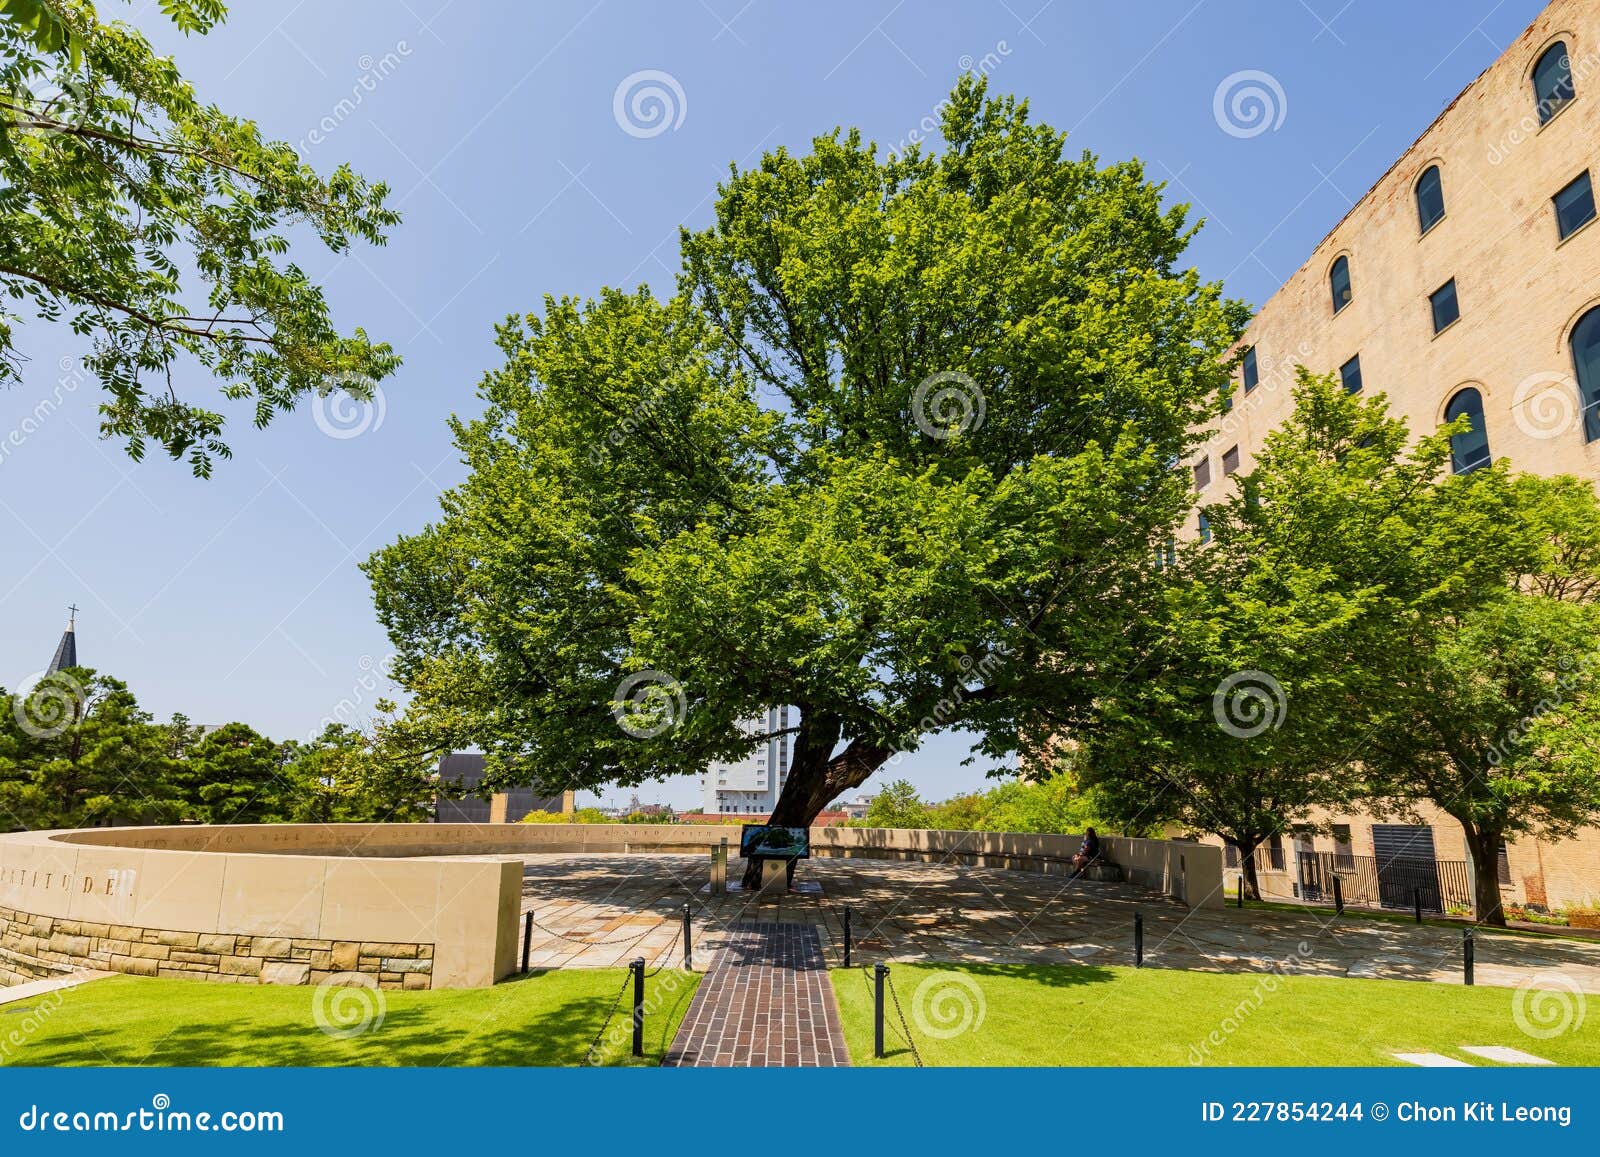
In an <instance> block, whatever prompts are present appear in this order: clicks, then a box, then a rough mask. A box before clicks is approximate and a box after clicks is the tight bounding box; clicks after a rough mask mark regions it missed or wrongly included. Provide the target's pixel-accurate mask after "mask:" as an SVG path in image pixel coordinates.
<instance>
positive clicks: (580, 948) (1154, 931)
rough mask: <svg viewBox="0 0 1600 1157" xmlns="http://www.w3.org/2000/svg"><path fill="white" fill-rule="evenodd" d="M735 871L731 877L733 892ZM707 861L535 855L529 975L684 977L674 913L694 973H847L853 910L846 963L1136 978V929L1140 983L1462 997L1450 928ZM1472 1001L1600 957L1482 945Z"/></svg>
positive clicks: (879, 865)
mask: <svg viewBox="0 0 1600 1157" xmlns="http://www.w3.org/2000/svg"><path fill="white" fill-rule="evenodd" d="M742 867H743V865H742V863H740V862H739V861H734V862H733V863H731V864H730V865H729V869H728V875H729V877H730V879H738V877H739V874H740V871H741V870H742ZM709 875H710V856H709V851H708V853H707V855H706V856H704V857H700V856H684V855H659V854H648V853H640V854H634V855H538V856H530V857H528V858H527V859H526V860H525V862H524V875H523V909H524V911H531V912H533V913H534V914H535V919H536V921H537V922H538V926H536V927H535V928H534V932H533V938H532V942H531V943H530V945H529V948H530V949H531V951H530V957H529V964H530V967H533V968H614V967H619V966H623V965H626V964H627V962H628V961H629V960H632V959H634V958H635V957H643V958H644V959H645V960H646V961H647V962H648V963H649V964H650V965H651V966H652V967H657V966H662V965H672V966H674V967H676V966H678V965H679V964H680V963H681V954H682V946H681V944H680V943H679V930H680V927H681V912H682V907H683V905H684V904H685V903H687V904H689V905H690V907H691V910H692V912H693V934H692V938H693V950H694V965H695V967H696V968H699V969H704V968H705V967H706V966H707V964H709V962H710V960H711V958H712V956H713V955H714V954H715V953H716V952H717V951H719V950H720V949H722V948H723V947H724V946H726V944H727V943H728V933H729V929H730V928H732V927H734V926H735V925H737V924H738V923H739V922H741V921H760V922H764V923H785V922H794V923H802V924H815V925H816V926H817V928H818V932H819V935H820V937H821V945H822V949H823V951H824V953H825V954H826V957H827V959H828V961H829V963H830V964H834V965H837V964H839V963H840V955H841V950H842V930H843V925H842V921H843V913H844V910H845V909H846V908H848V909H849V910H850V913H851V918H852V928H853V933H854V939H853V943H854V951H853V955H852V963H855V964H864V963H871V962H874V961H878V960H889V961H893V960H900V961H911V960H933V961H967V962H973V963H1010V964H1089V965H1117V964H1132V963H1133V917H1134V913H1135V912H1138V913H1141V914H1142V915H1143V917H1144V953H1145V955H1144V960H1145V964H1146V966H1147V967H1155V968H1181V969H1190V970H1197V971H1206V972H1261V971H1268V970H1273V971H1278V972H1282V973H1293V974H1308V975H1321V976H1356V977H1382V978H1387V979H1396V980H1429V981H1436V982H1440V983H1449V984H1459V983H1461V932H1460V930H1459V929H1457V928H1453V927H1438V926H1434V925H1428V924H1424V925H1413V924H1409V923H1404V922H1398V921H1380V920H1367V919H1360V918H1356V917H1347V918H1345V919H1342V920H1338V921H1335V920H1333V919H1332V918H1331V917H1328V916H1325V915H1323V914H1322V913H1317V912H1310V911H1308V912H1305V913H1300V912H1280V911H1269V910H1263V909H1248V908H1247V909H1245V910H1242V911H1241V910H1239V909H1236V908H1221V909H1195V910H1189V909H1186V908H1185V907H1184V906H1183V905H1181V904H1179V903H1177V902H1176V901H1172V900H1168V899H1166V898H1165V897H1163V896H1161V895H1158V894H1156V893H1152V892H1148V891H1146V890H1144V889H1142V888H1139V887H1136V886H1134V885H1131V884H1112V883H1097V882H1093V881H1087V880H1073V879H1068V878H1067V877H1064V876H1060V875H1045V874H1041V873H1036V872H1019V871H1006V870H1001V869H997V868H975V867H970V866H967V865H964V864H957V863H944V864H929V863H914V862H903V861H892V860H871V859H862V858H851V859H835V858H817V859H813V860H809V861H806V862H804V863H803V864H802V866H801V867H800V869H799V872H798V873H797V876H796V879H797V881H800V880H807V881H815V882H817V883H820V884H821V886H822V891H821V894H820V895H817V894H807V895H802V894H794V893H791V894H789V895H787V896H784V897H782V898H781V899H780V900H779V901H778V902H775V903H774V902H763V901H762V900H761V898H760V897H758V896H753V895H750V894H747V893H734V894H731V895H728V896H725V897H713V896H711V895H710V894H709V893H708V892H707V891H705V890H704V889H705V887H706V884H707V882H708V880H709ZM1476 940H1477V951H1476V966H1475V978H1476V981H1477V983H1478V984H1479V985H1498V986H1504V987H1517V986H1522V985H1528V986H1535V987H1549V988H1554V989H1557V990H1565V991H1569V992H1572V991H1582V992H1590V993H1600V943H1591V942H1587V941H1574V940H1565V939H1559V938H1555V937H1531V936H1518V935H1507V934H1503V933H1493V932H1487V931H1484V930H1483V929H1479V930H1478V931H1477V933H1476Z"/></svg>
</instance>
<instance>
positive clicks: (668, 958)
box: [644, 927, 683, 980]
mask: <svg viewBox="0 0 1600 1157" xmlns="http://www.w3.org/2000/svg"><path fill="white" fill-rule="evenodd" d="M682 940H683V929H682V928H681V927H680V928H679V929H678V934H677V935H676V936H674V937H673V938H672V943H671V944H668V945H667V949H666V951H665V952H664V953H662V955H661V957H660V958H661V959H662V960H664V961H671V960H672V953H673V950H674V949H675V948H677V947H678V944H679V943H680V942H681V941H682ZM669 967H671V965H670V964H658V965H656V966H655V968H653V969H652V970H651V971H649V972H646V973H645V974H644V977H645V979H646V980H649V979H650V978H651V977H652V976H655V975H656V974H657V973H660V972H665V971H666V970H667V969H668V968H669Z"/></svg>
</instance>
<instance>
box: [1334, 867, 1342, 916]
mask: <svg viewBox="0 0 1600 1157" xmlns="http://www.w3.org/2000/svg"><path fill="white" fill-rule="evenodd" d="M1333 914H1334V915H1335V916H1343V915H1344V886H1343V885H1342V884H1340V883H1339V877H1338V876H1335V877H1334V878H1333Z"/></svg>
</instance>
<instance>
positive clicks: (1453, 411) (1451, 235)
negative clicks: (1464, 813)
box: [1190, 0, 1600, 908]
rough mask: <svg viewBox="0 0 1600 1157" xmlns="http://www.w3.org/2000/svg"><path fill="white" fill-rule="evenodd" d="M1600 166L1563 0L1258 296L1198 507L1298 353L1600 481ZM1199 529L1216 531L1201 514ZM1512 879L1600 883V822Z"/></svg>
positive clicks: (1485, 448)
mask: <svg viewBox="0 0 1600 1157" xmlns="http://www.w3.org/2000/svg"><path fill="white" fill-rule="evenodd" d="M1595 182H1600V3H1596V2H1595V0H1554V2H1553V3H1551V4H1550V5H1549V6H1548V7H1546V8H1545V10H1544V11H1543V12H1542V13H1541V14H1540V15H1539V17H1538V18H1537V19H1536V20H1535V21H1534V22H1533V24H1532V25H1531V26H1530V27H1529V28H1528V29H1527V30H1526V31H1524V32H1523V33H1522V35H1521V36H1519V37H1517V39H1516V40H1515V41H1514V42H1513V43H1512V44H1511V46H1510V47H1509V48H1508V49H1507V50H1506V51H1505V53H1504V54H1503V55H1502V56H1501V57H1500V58H1499V59H1498V60H1497V61H1495V63H1494V64H1493V65H1492V66H1491V67H1490V68H1489V69H1488V70H1487V71H1485V72H1484V73H1483V74H1482V75H1481V76H1479V77H1478V78H1477V79H1476V80H1475V81H1473V82H1472V84H1470V85H1469V86H1468V87H1467V88H1466V89H1465V91H1463V92H1462V93H1461V94H1460V96H1458V97H1457V98H1456V99H1455V100H1454V101H1453V102H1451V104H1450V105H1449V107H1447V108H1446V109H1445V110H1444V112H1442V113H1441V114H1440V115H1439V117H1438V119H1436V120H1435V121H1434V122H1433V124H1431V125H1430V126H1428V128H1427V130H1426V131H1425V132H1424V133H1423V134H1422V136H1421V137H1419V138H1418V139H1417V141H1416V143H1415V144H1413V145H1412V146H1411V148H1409V149H1408V150H1406V152H1405V153H1404V154H1403V155H1402V156H1401V157H1400V158H1399V159H1398V160H1397V161H1396V162H1395V163H1394V165H1393V166H1392V167H1391V168H1390V169H1389V171H1388V172H1387V173H1385V174H1384V175H1383V177H1382V178H1381V179H1380V180H1379V181H1378V183H1377V184H1376V185H1375V186H1374V187H1373V188H1372V189H1371V190H1370V191H1369V192H1368V193H1367V194H1366V195H1365V196H1364V197H1362V198H1361V199H1360V200H1359V201H1358V202H1357V203H1356V204H1355V206H1354V207H1353V208H1351V210H1350V212H1349V213H1348V214H1347V215H1346V216H1345V218H1344V219H1343V220H1342V221H1340V222H1339V223H1338V224H1337V225H1336V226H1335V227H1334V228H1333V230H1332V232H1330V233H1329V234H1328V235H1327V237H1325V238H1324V239H1323V241H1322V242H1321V244H1319V245H1318V246H1317V248H1316V249H1315V251H1314V252H1313V253H1312V255H1311V257H1310V259H1309V260H1307V261H1306V263H1305V264H1304V265H1303V266H1301V268H1300V269H1299V271H1298V272H1296V273H1295V275H1294V276H1293V277H1291V278H1290V279H1289V281H1288V282H1287V283H1286V284H1285V285H1284V286H1283V287H1282V288H1281V289H1279V290H1278V291H1277V292H1276V293H1275V294H1274V295H1273V296H1272V298H1271V299H1270V300H1269V301H1268V302H1267V303H1266V304H1265V305H1264V306H1263V307H1262V309H1261V311H1260V312H1259V314H1258V315H1257V316H1256V318H1255V320H1254V322H1253V323H1252V324H1251V326H1250V328H1249V330H1248V332H1247V333H1246V335H1245V339H1244V348H1245V349H1246V350H1248V351H1250V352H1249V354H1248V355H1247V358H1246V364H1245V367H1244V370H1243V372H1242V380H1240V381H1239V383H1238V386H1237V388H1236V389H1235V391H1234V396H1233V405H1232V409H1231V410H1230V411H1229V412H1228V413H1227V414H1226V415H1225V416H1224V417H1223V418H1222V419H1221V420H1219V421H1218V422H1217V423H1216V428H1215V429H1214V431H1213V433H1212V435H1211V437H1210V438H1209V440H1208V442H1207V444H1206V446H1205V448H1204V452H1203V454H1201V455H1198V456H1197V457H1196V459H1195V460H1194V461H1193V462H1192V463H1191V466H1192V467H1193V468H1194V470H1195V483H1196V487H1197V489H1198V491H1199V493H1200V501H1201V503H1202V504H1204V503H1206V502H1210V501H1216V500H1217V499H1218V498H1219V497H1221V496H1222V495H1223V494H1224V493H1226V489H1225V488H1226V487H1227V486H1228V485H1230V484H1229V483H1228V482H1227V476H1228V475H1229V474H1232V473H1233V472H1235V471H1238V470H1246V471H1247V470H1249V469H1250V468H1251V466H1252V464H1253V461H1254V458H1255V455H1256V452H1257V450H1258V449H1259V448H1260V446H1261V444H1262V439H1263V437H1264V436H1265V434H1266V433H1267V432H1268V431H1269V430H1271V429H1272V428H1273V427H1274V426H1275V425H1277V424H1278V423H1279V422H1281V421H1283V420H1284V419H1285V418H1286V417H1287V416H1288V414H1289V412H1290V410H1291V409H1292V407H1293V399H1292V397H1291V393H1292V387H1293V383H1294V378H1295V367H1296V366H1298V365H1304V366H1306V367H1307V368H1309V369H1311V370H1312V371H1314V372H1317V373H1326V372H1338V373H1340V374H1342V375H1343V378H1344V380H1345V383H1346V387H1347V388H1349V389H1352V390H1356V389H1359V390H1362V391H1363V392H1366V393H1380V392H1381V393H1383V394H1386V395H1387V396H1388V398H1389V400H1390V404H1391V408H1392V410H1393V411H1394V412H1395V413H1396V414H1398V415H1400V416H1403V417H1404V418H1405V419H1406V421H1407V422H1408V423H1409V424H1410V427H1411V429H1412V430H1413V431H1414V432H1415V431H1423V430H1429V429H1433V428H1435V427H1437V426H1438V425H1440V424H1441V423H1443V422H1444V421H1446V420H1447V419H1449V418H1454V417H1456V416H1457V415H1459V414H1461V413H1466V414H1468V415H1470V416H1471V418H1472V422H1473V432H1472V434H1470V435H1465V436H1462V437H1459V438H1457V439H1456V442H1455V447H1454V449H1455V457H1456V463H1455V465H1456V468H1457V469H1472V468H1474V467H1475V466H1476V465H1479V464H1481V463H1483V462H1485V461H1488V460H1490V459H1491V458H1493V459H1500V458H1507V459H1509V460H1510V461H1511V462H1512V464H1513V465H1514V466H1515V467H1517V468H1519V469H1522V470H1527V471H1532V472H1536V473H1540V474H1558V473H1570V474H1576V475H1579V476H1581V477H1585V478H1589V479H1592V480H1600V227H1596V226H1595V216H1596V212H1595V190H1594V188H1593V183H1595ZM1190 532H1191V533H1196V534H1203V533H1204V528H1203V526H1201V525H1200V523H1199V519H1198V516H1197V517H1196V521H1195V522H1194V523H1191V527H1190ZM1333 818H1335V819H1337V820H1338V822H1339V823H1341V824H1343V825H1345V826H1346V827H1347V828H1348V829H1349V843H1348V844H1345V845H1341V846H1338V847H1337V849H1336V845H1335V843H1334V842H1333V841H1332V840H1330V838H1329V837H1327V836H1319V837H1316V839H1315V841H1314V843H1309V842H1308V843H1305V844H1304V845H1303V846H1304V847H1305V848H1306V849H1308V850H1309V849H1311V848H1315V849H1316V850H1319V851H1327V852H1334V851H1335V850H1337V851H1338V852H1339V854H1340V855H1341V856H1342V857H1346V858H1348V857H1355V856H1371V855H1372V854H1373V852H1374V847H1373V843H1374V838H1375V837H1376V838H1377V839H1378V841H1379V842H1380V843H1384V844H1387V845H1388V846H1392V845H1393V843H1394V841H1395V840H1397V839H1400V840H1403V839H1405V838H1407V837H1406V833H1405V832H1403V831H1395V830H1393V829H1394V828H1396V827H1404V826H1405V825H1406V824H1407V822H1408V821H1407V820H1406V818H1405V817H1373V816H1346V817H1333ZM1423 818H1424V820H1425V821H1426V826H1427V827H1428V828H1431V833H1430V834H1429V837H1426V838H1431V841H1432V846H1433V854H1434V855H1436V857H1437V858H1438V859H1439V860H1441V861H1444V860H1465V859H1466V855H1465V847H1464V843H1463V839H1462V833H1461V829H1460V826H1459V825H1458V824H1457V823H1456V822H1455V821H1454V820H1453V819H1451V818H1450V817H1448V816H1443V815H1425V816H1424V817H1423ZM1414 835H1415V836H1416V837H1417V838H1419V839H1425V837H1424V836H1423V833H1422V832H1416V833H1414ZM1294 842H1295V841H1293V840H1290V841H1289V843H1290V844H1291V845H1292V844H1293V843H1294ZM1267 860H1268V862H1269V863H1276V862H1280V861H1281V862H1282V864H1283V868H1282V870H1281V871H1277V870H1273V871H1271V872H1270V873H1269V878H1264V879H1263V885H1264V886H1266V887H1271V888H1272V890H1274V891H1281V892H1290V891H1293V890H1295V889H1297V888H1299V887H1302V886H1303V884H1304V882H1303V881H1301V880H1299V879H1298V878H1297V876H1298V869H1299V859H1298V857H1297V856H1296V855H1295V854H1294V848H1293V847H1292V846H1291V847H1288V848H1285V849H1283V850H1282V852H1281V853H1280V854H1277V855H1274V854H1271V853H1269V854H1268V856H1267ZM1230 878H1231V877H1230ZM1501 879H1502V884H1503V894H1504V896H1505V898H1506V899H1507V900H1508V901H1509V900H1515V901H1518V902H1524V903H1532V904H1536V905H1545V906H1549V907H1552V908H1560V907H1561V906H1563V905H1565V904H1569V903H1574V902H1578V901H1583V900H1594V899H1597V898H1600V830H1594V829H1591V830H1589V831H1586V832H1585V833H1583V835H1582V836H1581V838H1579V839H1576V840H1573V841H1568V842H1565V843H1562V844H1560V845H1557V846H1551V845H1549V844H1539V843H1537V842H1534V841H1531V840H1529V841H1523V842H1519V843H1515V844H1512V845H1511V846H1510V848H1509V849H1507V855H1506V858H1505V862H1504V863H1503V864H1502V875H1501ZM1312 886H1313V888H1314V887H1315V884H1314V882H1313V884H1312ZM1469 895H1470V892H1469Z"/></svg>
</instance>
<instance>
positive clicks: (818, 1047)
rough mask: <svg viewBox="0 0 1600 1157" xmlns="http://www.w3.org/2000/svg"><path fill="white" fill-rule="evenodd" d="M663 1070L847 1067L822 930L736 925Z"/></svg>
mask: <svg viewBox="0 0 1600 1157" xmlns="http://www.w3.org/2000/svg"><path fill="white" fill-rule="evenodd" d="M662 1063H663V1064H666V1065H684V1066H689V1065H695V1066H700V1067H709V1066H717V1067H721V1068H761V1067H765V1066H768V1065H787V1066H833V1065H848V1064H849V1063H850V1054H849V1053H848V1052H847V1051H846V1050H845V1045H844V1033H843V1031H842V1030H841V1029H840V1027H839V1008H838V1006H837V1005H836V1004H835V1003H834V999H833V988H832V987H831V986H830V985H829V984H828V972H827V967H826V965H825V963H824V961H823V956H822V941H821V940H820V939H819V938H818V936H817V929H816V926H815V925H812V924H764V923H756V922H754V921H740V922H738V923H736V924H733V925H731V926H730V927H729V928H728V930H727V939H726V941H725V943H724V945H723V947H722V949H721V950H720V951H719V952H718V953H717V955H716V957H715V958H714V959H713V960H712V962H711V968H710V970H709V971H708V972H707V974H706V978H705V979H704V980H703V981H701V982H700V988H699V989H698V990H697V991H696V992H695V994H694V1000H693V1002H692V1003H691V1004H690V1005H689V1012H688V1014H687V1015H686V1016H685V1017H684V1018H683V1024H682V1025H680V1026H679V1028H678V1035H677V1037H676V1039H674V1040H673V1042H672V1047H671V1048H670V1049H668V1050H667V1056H666V1059H665V1060H664V1061H663V1062H662Z"/></svg>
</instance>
